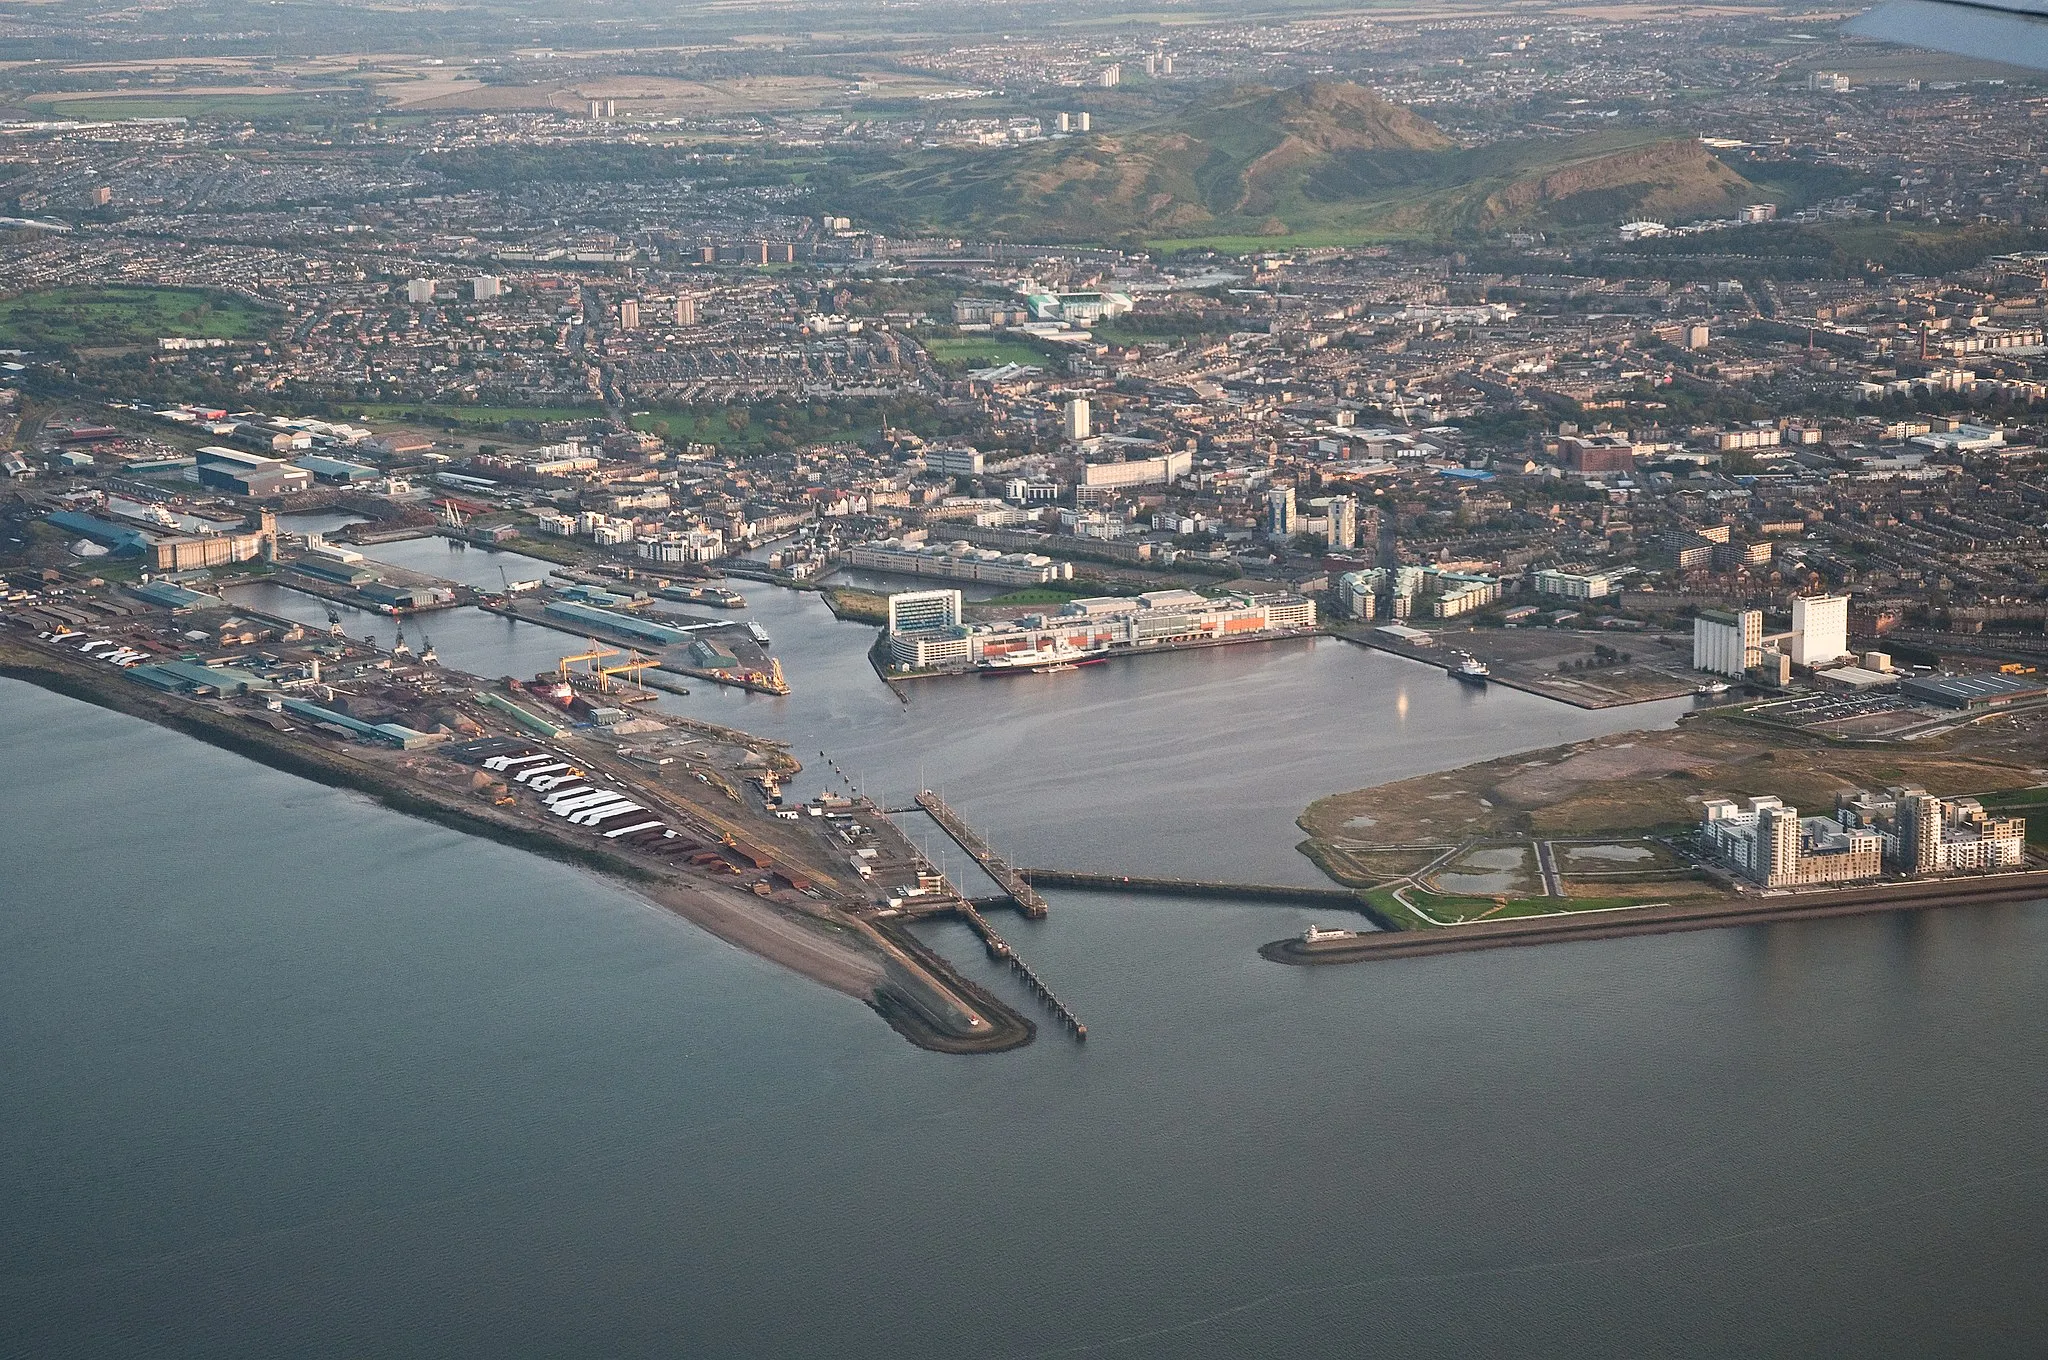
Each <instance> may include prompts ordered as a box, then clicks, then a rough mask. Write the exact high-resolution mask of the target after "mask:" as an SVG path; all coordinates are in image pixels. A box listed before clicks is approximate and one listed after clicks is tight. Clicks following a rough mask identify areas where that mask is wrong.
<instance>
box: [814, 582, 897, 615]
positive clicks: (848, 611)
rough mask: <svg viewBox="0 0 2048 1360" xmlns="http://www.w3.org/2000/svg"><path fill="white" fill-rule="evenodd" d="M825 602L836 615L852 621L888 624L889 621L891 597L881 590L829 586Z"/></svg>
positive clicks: (826, 590) (826, 588) (826, 589)
mask: <svg viewBox="0 0 2048 1360" xmlns="http://www.w3.org/2000/svg"><path fill="white" fill-rule="evenodd" d="M825 603H826V604H827V605H828V606H830V607H831V610H832V613H833V614H834V615H835V616H837V617H839V618H842V619H845V620H847V621H849V622H852V623H881V624H886V623H887V622H888V621H889V597H888V596H887V595H884V594H882V593H881V592H880V591H874V590H856V589H854V588H853V587H851V586H827V587H825Z"/></svg>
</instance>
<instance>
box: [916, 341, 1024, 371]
mask: <svg viewBox="0 0 2048 1360" xmlns="http://www.w3.org/2000/svg"><path fill="white" fill-rule="evenodd" d="M924 347H925V352H926V353H928V354H930V355H931V356H932V362H934V363H939V364H945V365H947V366H949V367H950V366H952V365H954V364H958V365H960V366H961V367H963V368H993V367H995V366H996V365H997V364H1038V365H1039V366H1041V367H1043V366H1044V364H1045V362H1046V358H1045V356H1044V355H1043V354H1040V353H1039V352H1038V351H1037V350H1035V349H1033V348H1032V347H1031V346H1029V345H1026V344H1022V343H1020V342H1018V341H1015V340H995V339H983V338H981V337H979V336H961V337H959V338H958V339H949V340H927V341H925V342H924Z"/></svg>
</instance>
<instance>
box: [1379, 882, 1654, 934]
mask: <svg viewBox="0 0 2048 1360" xmlns="http://www.w3.org/2000/svg"><path fill="white" fill-rule="evenodd" d="M1365 896H1366V900H1368V901H1370V902H1371V903H1372V904H1373V906H1374V907H1376V908H1377V909H1378V910H1379V911H1381V912H1382V913H1384V914H1385V915H1386V916H1387V917H1388V918H1389V919H1391V920H1394V921H1398V922H1400V923H1401V925H1402V928H1403V929H1407V930H1435V929H1437V928H1438V927H1440V926H1447V925H1465V924H1468V923H1470V922H1473V921H1506V920H1511V919H1513V918H1515V917H1517V916H1550V915H1554V914H1556V913H1558V912H1566V911H1608V910H1612V909H1614V908H1616V907H1633V906H1637V905H1640V904H1641V903H1644V902H1660V901H1664V900H1666V899H1665V898H1664V897H1662V896H1645V897H1510V898H1506V899H1505V902H1506V905H1505V906H1503V905H1502V904H1501V901H1500V900H1496V899H1495V898H1491V897H1458V896H1440V895H1438V894H1436V893H1426V892H1420V891H1418V890H1416V889H1414V888H1408V889H1405V890H1403V892H1402V896H1403V897H1405V898H1407V899H1408V901H1410V902H1413V903H1414V904H1415V905H1416V906H1417V907H1419V908H1421V910H1422V911H1424V912H1427V913H1428V916H1427V917H1425V916H1422V915H1419V914H1418V913H1416V912H1415V911H1411V910H1410V909H1409V908H1408V907H1407V906H1406V905H1405V904H1404V903H1403V902H1401V901H1400V900H1399V899H1397V898H1396V897H1395V896H1394V894H1393V891H1392V890H1391V889H1387V888H1374V889H1372V890H1371V891H1370V892H1368V893H1366V895H1365Z"/></svg>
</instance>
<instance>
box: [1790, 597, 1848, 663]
mask: <svg viewBox="0 0 2048 1360" xmlns="http://www.w3.org/2000/svg"><path fill="white" fill-rule="evenodd" d="M1791 647H1792V650H1791V654H1792V664H1793V665H1795V666H1825V665H1827V664H1829V663H1830V662H1833V661H1838V660H1840V659H1841V658H1842V657H1845V656H1847V655H1849V597H1848V596H1847V595H1795V596H1794V597H1793V598H1792V639H1791Z"/></svg>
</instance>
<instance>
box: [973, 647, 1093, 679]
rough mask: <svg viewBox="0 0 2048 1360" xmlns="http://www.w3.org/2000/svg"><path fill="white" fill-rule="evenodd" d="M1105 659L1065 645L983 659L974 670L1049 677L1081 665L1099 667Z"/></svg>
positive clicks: (997, 673) (985, 673) (987, 672)
mask: <svg viewBox="0 0 2048 1360" xmlns="http://www.w3.org/2000/svg"><path fill="white" fill-rule="evenodd" d="M1102 660H1103V659H1102V658H1101V657H1099V656H1094V655H1091V654H1090V653H1088V652H1084V651H1082V650H1081V649H1080V648H1078V647H1069V646H1067V645H1066V644H1064V643H1062V644H1060V645H1058V646H1054V647H1034V648H1031V649H1030V650H1028V651H1022V652H1011V653H1009V654H1008V655H1006V656H991V657H983V658H982V659H981V661H980V662H978V663H977V664H976V666H975V669H976V670H978V671H980V672H981V673H982V674H983V675H1050V674H1053V673H1054V672H1056V671H1070V670H1074V669H1075V668H1077V667H1080V666H1099V665H1101V664H1102Z"/></svg>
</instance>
